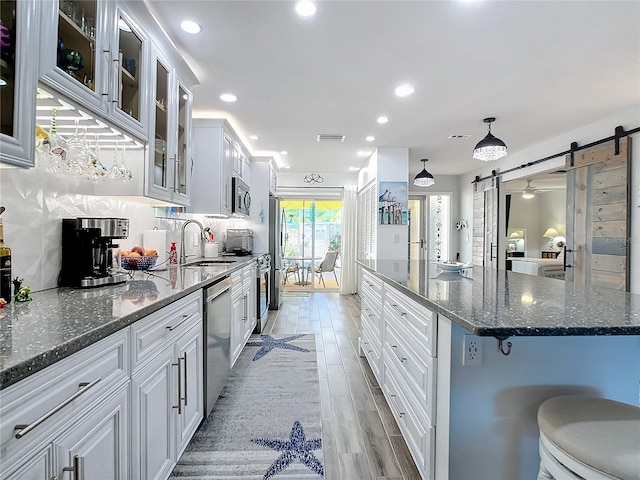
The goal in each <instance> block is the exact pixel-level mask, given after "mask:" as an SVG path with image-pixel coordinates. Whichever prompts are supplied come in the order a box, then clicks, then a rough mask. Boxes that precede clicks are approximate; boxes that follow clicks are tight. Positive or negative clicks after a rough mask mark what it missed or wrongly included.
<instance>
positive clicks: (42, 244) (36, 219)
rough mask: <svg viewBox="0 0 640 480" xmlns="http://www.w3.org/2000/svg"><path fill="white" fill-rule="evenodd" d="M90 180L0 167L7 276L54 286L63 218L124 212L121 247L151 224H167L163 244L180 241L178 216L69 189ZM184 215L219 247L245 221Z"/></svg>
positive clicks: (131, 243)
mask: <svg viewBox="0 0 640 480" xmlns="http://www.w3.org/2000/svg"><path fill="white" fill-rule="evenodd" d="M89 182H90V180H87V179H82V178H78V177H74V176H71V175H69V174H64V173H50V172H47V171H45V170H43V169H41V168H38V167H36V168H32V169H28V170H23V169H0V205H2V206H4V207H5V208H6V211H5V212H4V213H3V214H2V221H3V223H4V240H5V243H6V244H7V245H8V246H9V247H11V250H12V252H11V253H12V278H15V277H20V278H23V279H24V285H28V286H29V287H31V290H32V291H39V290H45V289H48V288H54V287H56V286H57V283H58V274H59V272H60V265H61V259H62V241H61V238H62V222H61V219H62V218H74V217H83V216H88V217H121V218H128V219H129V226H130V227H129V229H130V234H129V237H128V238H126V239H122V240H117V243H118V244H119V245H120V247H121V248H123V249H129V248H131V247H132V246H134V245H142V232H143V231H144V230H149V229H153V228H154V227H157V228H158V229H160V230H167V249H168V248H169V245H170V244H171V243H170V242H172V241H175V242H178V241H179V239H180V227H181V225H182V223H183V221H182V220H181V219H176V218H156V217H155V215H154V209H153V207H150V206H147V205H141V204H137V203H134V202H131V201H123V200H119V199H117V198H115V197H100V196H93V195H85V194H80V193H74V192H79V191H87V190H88V189H87V188H86V185H85V184H86V183H89ZM184 218H195V219H197V220H199V221H201V222H202V223H203V225H205V226H208V227H210V228H211V230H212V231H213V232H214V234H215V236H216V242H219V244H220V250H221V251H222V239H223V238H224V232H225V231H226V229H227V227H228V226H231V227H233V228H238V227H239V228H243V227H244V226H243V223H244V221H243V220H227V219H216V218H211V217H204V216H203V215H189V214H186V215H184ZM194 230H195V229H194ZM189 232H192V230H191V229H190V230H189ZM185 243H186V248H187V254H192V253H195V250H196V247H193V246H192V242H185Z"/></svg>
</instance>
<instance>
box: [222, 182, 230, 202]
mask: <svg viewBox="0 0 640 480" xmlns="http://www.w3.org/2000/svg"><path fill="white" fill-rule="evenodd" d="M222 190H223V191H224V208H229V201H228V200H227V192H228V186H227V185H226V184H225V185H222Z"/></svg>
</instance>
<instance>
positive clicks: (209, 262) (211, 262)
mask: <svg viewBox="0 0 640 480" xmlns="http://www.w3.org/2000/svg"><path fill="white" fill-rule="evenodd" d="M230 263H235V260H198V261H196V262H192V263H187V264H186V265H185V267H207V266H212V265H229V264H230Z"/></svg>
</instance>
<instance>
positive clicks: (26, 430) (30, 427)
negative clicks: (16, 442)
mask: <svg viewBox="0 0 640 480" xmlns="http://www.w3.org/2000/svg"><path fill="white" fill-rule="evenodd" d="M100 380H101V378H100V377H98V378H96V379H95V380H93V381H91V382H88V383H87V382H83V383H81V384H80V385H79V386H80V390H78V391H77V392H76V393H74V394H73V395H71V396H70V397H69V398H67V399H66V400H64V401H62V402H61V403H59V404H58V405H57V406H55V407H54V408H52V409H51V410H49V411H48V412H47V413H45V414H44V415H42V416H41V417H40V418H38V419H37V420H35V421H34V422H33V423H31V424H29V425H16V426H15V427H13V429H14V430H20V431H19V432H18V433H16V438H22V437H24V436H25V435H26V434H27V433H29V432H30V431H31V430H33V429H34V428H36V427H37V426H38V425H40V424H41V423H42V422H44V421H46V420H47V419H48V418H50V417H51V416H52V415H54V414H56V413H57V412H59V411H60V410H62V409H63V408H64V407H66V406H67V405H69V404H70V403H71V402H73V401H74V400H75V399H76V398H78V397H79V396H80V395H82V394H83V393H85V392H86V391H87V390H89V389H90V388H91V387H93V386H94V385H95V384H96V383H98V382H99V381H100Z"/></svg>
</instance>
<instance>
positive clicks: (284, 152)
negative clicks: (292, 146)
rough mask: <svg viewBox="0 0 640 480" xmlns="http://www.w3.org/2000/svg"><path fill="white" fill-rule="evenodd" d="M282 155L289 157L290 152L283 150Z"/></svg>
mask: <svg viewBox="0 0 640 480" xmlns="http://www.w3.org/2000/svg"><path fill="white" fill-rule="evenodd" d="M280 155H289V152H287V151H286V150H281V151H280Z"/></svg>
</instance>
